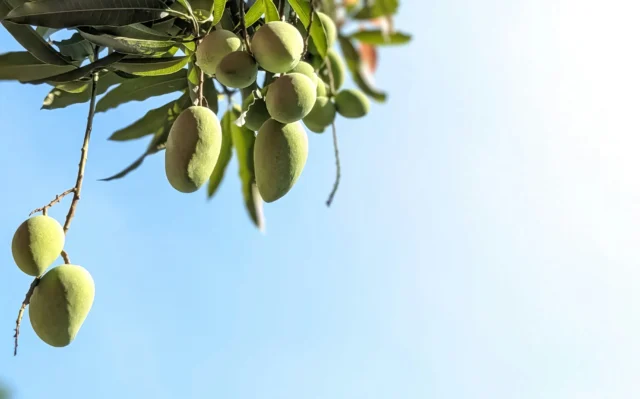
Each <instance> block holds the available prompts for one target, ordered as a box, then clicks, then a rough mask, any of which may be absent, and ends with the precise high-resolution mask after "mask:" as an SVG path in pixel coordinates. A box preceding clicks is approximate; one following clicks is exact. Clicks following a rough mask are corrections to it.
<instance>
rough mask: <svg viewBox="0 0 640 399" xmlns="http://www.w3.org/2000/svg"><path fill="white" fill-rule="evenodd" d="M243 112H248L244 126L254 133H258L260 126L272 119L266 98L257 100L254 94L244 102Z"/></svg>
mask: <svg viewBox="0 0 640 399" xmlns="http://www.w3.org/2000/svg"><path fill="white" fill-rule="evenodd" d="M252 103H253V104H252ZM242 110H243V111H247V113H246V114H245V117H244V126H246V127H247V128H248V129H250V130H253V131H254V132H256V131H258V129H260V126H262V124H263V123H264V122H266V120H267V119H269V118H270V116H269V111H267V104H266V103H265V101H264V98H255V97H254V95H253V94H251V95H249V96H248V97H247V98H246V99H245V100H244V101H243V103H242Z"/></svg>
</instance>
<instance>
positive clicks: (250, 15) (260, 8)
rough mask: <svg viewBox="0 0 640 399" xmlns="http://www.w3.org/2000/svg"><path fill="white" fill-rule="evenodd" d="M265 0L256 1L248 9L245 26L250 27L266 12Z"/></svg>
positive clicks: (245, 15)
mask: <svg viewBox="0 0 640 399" xmlns="http://www.w3.org/2000/svg"><path fill="white" fill-rule="evenodd" d="M264 10H265V7H264V2H263V1H262V0H256V2H255V3H253V5H252V6H251V7H250V8H249V10H247V13H246V14H244V26H245V27H247V28H248V27H250V26H252V25H253V24H255V23H256V22H258V20H259V19H260V17H262V14H264Z"/></svg>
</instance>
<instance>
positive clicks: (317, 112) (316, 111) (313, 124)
mask: <svg viewBox="0 0 640 399" xmlns="http://www.w3.org/2000/svg"><path fill="white" fill-rule="evenodd" d="M335 117H336V107H335V105H334V104H333V102H331V100H330V99H329V98H327V97H318V99H317V100H316V103H315V104H314V106H313V109H311V112H309V114H308V115H307V116H305V117H304V118H303V119H302V121H303V122H304V124H305V125H306V126H307V127H308V128H309V130H311V131H313V132H316V131H315V130H314V128H315V129H316V130H318V129H322V131H324V128H325V127H327V126H329V125H330V124H332V123H333V121H334V119H335ZM316 133H319V132H316Z"/></svg>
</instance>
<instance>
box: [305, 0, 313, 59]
mask: <svg viewBox="0 0 640 399" xmlns="http://www.w3.org/2000/svg"><path fill="white" fill-rule="evenodd" d="M309 5H310V6H311V12H310V13H309V25H307V35H306V36H305V37H304V50H303V51H302V56H303V57H304V56H305V55H306V54H307V49H308V48H309V38H310V37H311V25H312V24H313V16H314V15H315V13H316V12H315V11H316V10H315V2H314V1H313V0H311V1H310V2H309Z"/></svg>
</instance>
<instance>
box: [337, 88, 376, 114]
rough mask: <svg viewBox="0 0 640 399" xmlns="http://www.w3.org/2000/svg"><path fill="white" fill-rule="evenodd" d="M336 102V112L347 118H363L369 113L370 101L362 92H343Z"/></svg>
mask: <svg viewBox="0 0 640 399" xmlns="http://www.w3.org/2000/svg"><path fill="white" fill-rule="evenodd" d="M335 100H336V111H338V113H339V114H340V115H342V116H344V117H345V118H362V117H363V116H365V115H367V114H368V113H369V107H370V103H369V99H368V98H367V96H365V95H364V93H363V92H361V91H360V90H355V89H345V90H342V91H340V92H339V93H338V94H337V95H336V98H335Z"/></svg>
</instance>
